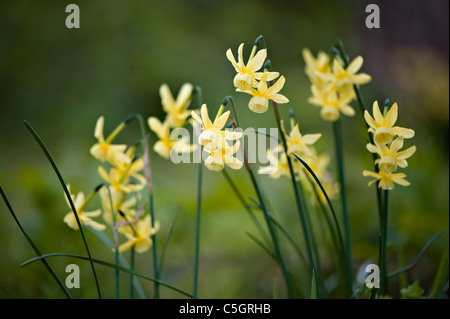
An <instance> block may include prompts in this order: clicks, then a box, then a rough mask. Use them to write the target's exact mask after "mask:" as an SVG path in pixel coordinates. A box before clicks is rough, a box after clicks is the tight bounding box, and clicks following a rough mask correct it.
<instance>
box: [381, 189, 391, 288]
mask: <svg viewBox="0 0 450 319" xmlns="http://www.w3.org/2000/svg"><path fill="white" fill-rule="evenodd" d="M388 194H389V190H385V191H384V192H383V195H384V196H383V197H384V198H383V209H382V215H381V233H380V294H381V296H385V295H386V293H387V284H388V282H387V266H386V250H387V223H388V208H389V203H388V202H389V199H388Z"/></svg>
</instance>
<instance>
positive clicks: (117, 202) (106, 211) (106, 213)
mask: <svg viewBox="0 0 450 319" xmlns="http://www.w3.org/2000/svg"><path fill="white" fill-rule="evenodd" d="M110 191H111V198H110V196H109V192H108V189H107V188H106V187H102V189H100V199H101V205H102V209H103V219H104V220H105V221H106V223H107V224H108V225H111V226H112V225H113V215H112V212H113V211H114V212H115V213H116V220H123V218H122V217H121V216H120V214H118V211H119V210H120V211H121V212H123V213H124V214H125V216H127V217H128V218H129V219H133V218H134V216H135V215H136V209H135V207H136V204H137V201H138V196H131V197H130V198H128V199H127V194H126V193H124V192H117V191H116V190H115V188H110ZM137 195H139V193H137ZM111 200H112V205H113V207H112V209H111Z"/></svg>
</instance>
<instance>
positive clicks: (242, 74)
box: [226, 43, 279, 91]
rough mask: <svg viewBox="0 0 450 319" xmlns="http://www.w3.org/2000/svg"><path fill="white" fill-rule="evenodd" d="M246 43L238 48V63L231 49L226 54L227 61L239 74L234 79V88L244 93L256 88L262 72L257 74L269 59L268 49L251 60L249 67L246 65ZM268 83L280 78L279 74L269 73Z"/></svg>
mask: <svg viewBox="0 0 450 319" xmlns="http://www.w3.org/2000/svg"><path fill="white" fill-rule="evenodd" d="M243 50H244V43H242V44H241V45H240V46H239V48H238V61H237V62H236V60H235V59H234V56H233V53H232V52H231V49H228V50H227V52H226V56H227V59H228V60H229V61H230V62H231V64H232V65H233V67H234V69H235V70H236V72H237V74H236V76H235V77H234V80H233V83H234V86H235V87H236V88H238V89H240V90H242V91H247V90H250V89H251V88H252V87H256V86H257V85H258V82H257V81H256V80H259V79H260V78H261V76H262V74H263V73H262V72H257V71H258V70H260V69H261V67H262V66H263V64H264V61H265V60H266V57H267V49H262V50H259V51H258V53H256V55H255V56H254V57H253V58H252V59H250V60H249V61H248V63H247V65H245V64H244V58H243V54H242V52H243ZM267 76H268V81H272V80H274V79H276V78H277V77H278V76H279V73H278V72H269V74H268V75H267Z"/></svg>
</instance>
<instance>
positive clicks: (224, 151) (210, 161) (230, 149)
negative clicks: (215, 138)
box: [205, 140, 243, 172]
mask: <svg viewBox="0 0 450 319" xmlns="http://www.w3.org/2000/svg"><path fill="white" fill-rule="evenodd" d="M223 143H224V145H222V147H216V148H215V149H214V150H212V151H211V152H210V155H209V156H208V157H207V158H206V160H205V166H206V167H207V168H208V169H209V170H211V171H216V172H220V171H222V170H223V169H224V168H225V164H226V165H227V166H229V167H230V168H232V169H236V170H238V169H240V168H241V167H242V165H243V163H242V162H241V161H240V160H239V159H238V158H236V157H234V156H233V155H234V154H235V153H236V152H237V150H238V149H239V146H240V143H239V141H236V142H235V143H234V144H233V145H232V146H229V145H228V143H227V142H226V141H225V140H223Z"/></svg>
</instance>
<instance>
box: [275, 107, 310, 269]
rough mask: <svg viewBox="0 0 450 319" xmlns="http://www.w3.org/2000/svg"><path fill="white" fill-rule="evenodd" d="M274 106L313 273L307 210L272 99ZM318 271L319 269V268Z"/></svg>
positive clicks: (276, 108) (279, 118)
mask: <svg viewBox="0 0 450 319" xmlns="http://www.w3.org/2000/svg"><path fill="white" fill-rule="evenodd" d="M272 106H273V110H274V114H275V119H276V122H277V125H278V132H279V134H280V136H281V141H282V144H283V148H284V150H285V152H286V155H287V156H286V158H287V162H288V166H289V173H290V175H291V181H292V187H293V188H294V195H295V203H296V205H297V211H298V213H299V217H300V222H301V225H302V229H303V237H304V239H305V243H306V249H307V253H308V259H309V264H310V273H311V274H312V272H313V269H315V268H316V265H315V263H314V257H313V247H312V243H311V237H310V236H311V234H310V232H309V229H308V227H307V220H306V216H305V211H304V209H303V203H302V201H301V200H300V192H299V189H298V185H297V181H296V179H295V172H294V166H293V165H292V160H291V157H290V156H289V155H288V154H287V142H286V136H285V135H284V133H283V130H282V127H281V117H280V113H279V111H278V105H277V103H276V102H274V101H272ZM316 271H318V269H317V270H316Z"/></svg>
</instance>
